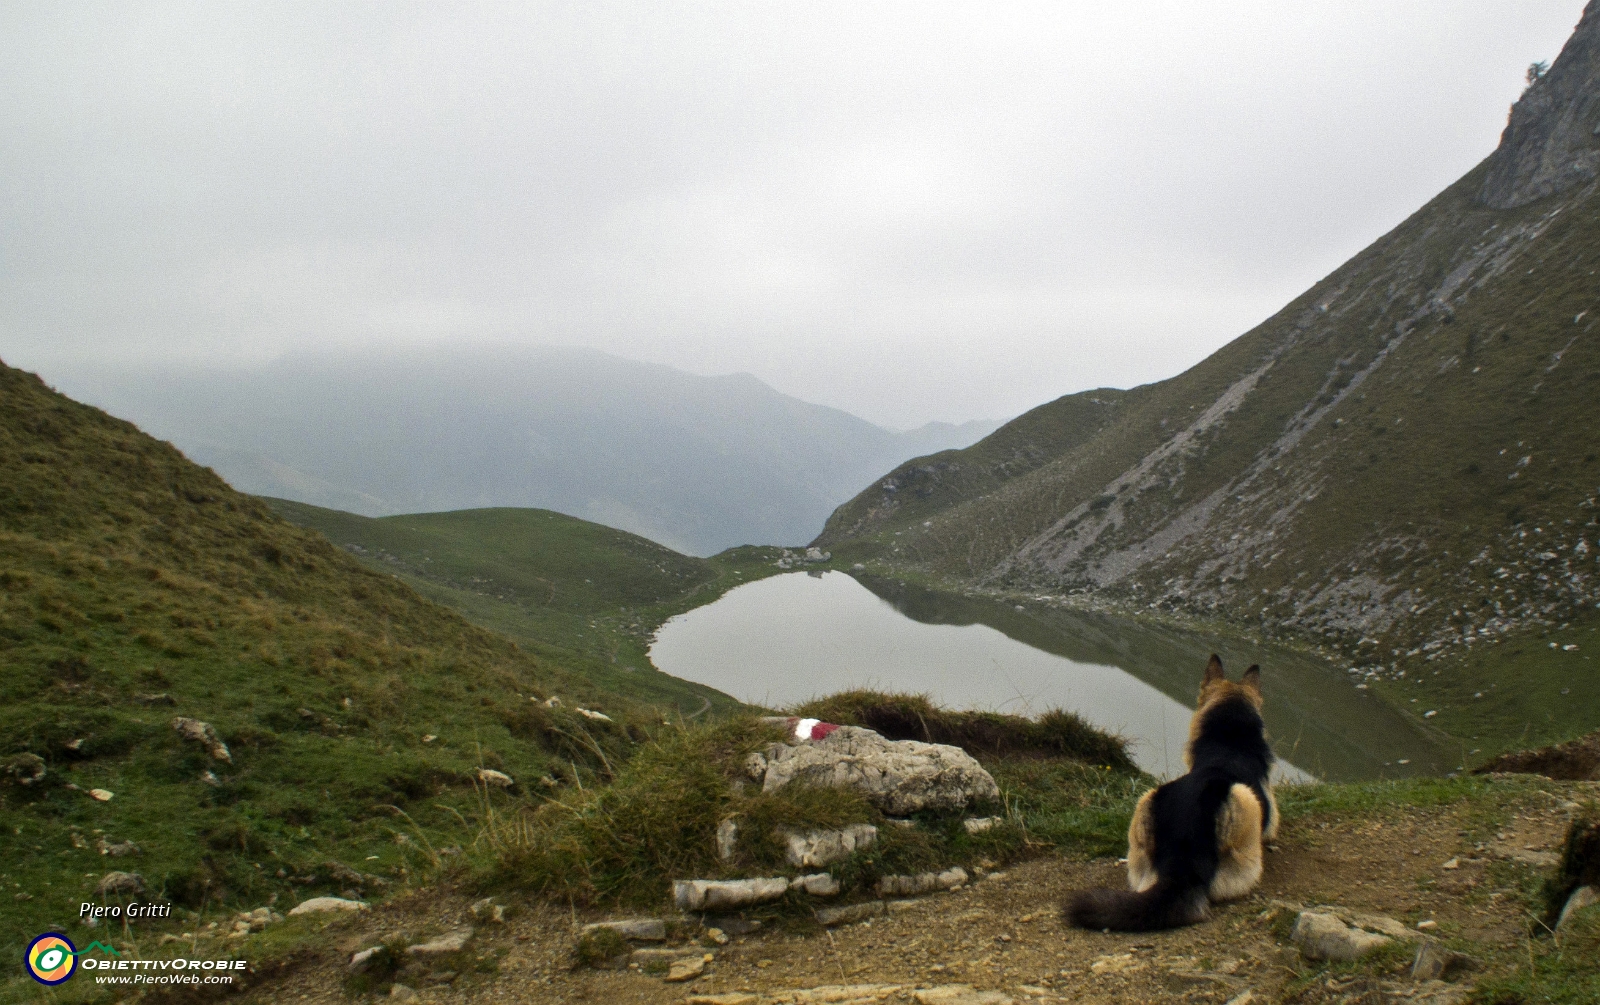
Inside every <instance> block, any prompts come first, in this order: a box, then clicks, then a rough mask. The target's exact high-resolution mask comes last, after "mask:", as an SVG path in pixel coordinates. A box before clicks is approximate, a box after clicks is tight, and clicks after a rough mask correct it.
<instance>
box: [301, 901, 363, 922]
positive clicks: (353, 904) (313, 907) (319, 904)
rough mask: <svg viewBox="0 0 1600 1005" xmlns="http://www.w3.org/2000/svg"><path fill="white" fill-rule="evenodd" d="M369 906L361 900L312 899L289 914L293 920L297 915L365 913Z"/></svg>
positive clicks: (302, 902)
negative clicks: (344, 912) (331, 912)
mask: <svg viewBox="0 0 1600 1005" xmlns="http://www.w3.org/2000/svg"><path fill="white" fill-rule="evenodd" d="M366 909H367V905H366V903H365V902H363V901H359V900H346V899H344V898H343V897H312V898H311V899H310V900H302V901H301V902H300V903H298V904H296V905H295V906H294V908H293V909H292V910H291V911H290V912H289V916H290V917H291V918H292V917H294V916H295V915H297V914H322V913H324V912H327V911H365V910H366Z"/></svg>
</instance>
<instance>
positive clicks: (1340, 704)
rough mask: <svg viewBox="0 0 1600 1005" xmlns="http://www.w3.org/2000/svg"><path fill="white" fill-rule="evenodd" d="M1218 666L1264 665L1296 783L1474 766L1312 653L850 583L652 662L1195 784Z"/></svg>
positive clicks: (693, 624)
mask: <svg viewBox="0 0 1600 1005" xmlns="http://www.w3.org/2000/svg"><path fill="white" fill-rule="evenodd" d="M1213 652H1215V653H1217V654H1219V655H1220V656H1221V657H1222V660H1223V665H1224V666H1225V667H1226V668H1227V671H1228V675H1229V676H1230V677H1232V678H1233V679H1238V676H1239V674H1241V673H1243V672H1244V670H1245V668H1246V667H1248V666H1249V665H1250V664H1252V663H1258V664H1260V665H1261V672H1262V690H1263V691H1264V693H1265V696H1266V704H1265V707H1264V708H1263V710H1262V715H1263V717H1264V718H1265V719H1266V723H1267V731H1268V735H1269V738H1270V740H1271V742H1272V744H1273V748H1274V750H1275V751H1276V753H1277V755H1278V758H1279V773H1280V777H1281V779H1282V780H1283V781H1290V782H1295V781H1301V782H1304V781H1312V780H1317V779H1322V780H1327V781H1357V780H1362V779H1376V778H1398V777H1409V776H1415V775H1441V774H1445V773H1446V772H1449V771H1453V770H1456V769H1457V767H1458V765H1459V764H1460V763H1461V762H1460V752H1459V751H1457V750H1455V749H1454V748H1453V746H1452V745H1449V744H1447V743H1446V742H1444V741H1443V739H1442V738H1441V737H1439V736H1438V735H1437V734H1434V733H1432V732H1431V731H1430V730H1428V729H1427V728H1426V727H1425V726H1423V725H1422V723H1421V722H1420V721H1418V720H1417V719H1414V718H1412V717H1411V716H1408V715H1406V714H1404V713H1402V712H1401V711H1400V710H1398V709H1396V708H1394V707H1393V706H1391V705H1389V704H1387V703H1385V702H1384V701H1382V700H1381V699H1379V698H1378V697H1377V696H1375V695H1373V694H1372V693H1370V692H1368V691H1366V690H1364V689H1361V688H1358V687H1357V686H1356V683H1357V682H1356V681H1355V680H1354V679H1352V678H1350V677H1349V676H1347V675H1346V674H1345V673H1344V672H1342V669H1341V668H1340V667H1338V666H1336V665H1334V664H1332V663H1329V662H1327V661H1325V660H1323V659H1319V658H1317V657H1315V656H1312V655H1309V654H1306V653H1302V652H1299V651H1296V650H1292V649H1286V648H1283V647H1278V646H1272V645H1268V644H1256V643H1253V642H1251V641H1249V640H1248V639H1241V638H1237V637H1222V636H1211V635H1206V634H1201V633H1197V632H1190V631H1185V630H1180V629H1172V628H1166V627H1161V626H1153V625H1149V624H1145V623H1142V622H1135V621H1131V620H1128V619H1126V618H1119V617H1112V616H1109V615H1104V614H1098V613H1088V612H1083V611H1078V610H1071V609H1065V608H1063V607H1061V606H1058V605H1055V604H1051V603H1047V602H1025V603H1021V604H1018V603H1005V602H1000V601H995V600H988V599H982V598H974V597H968V596H961V595H957V594H952V593H943V592H935V591H932V590H928V589H924V588H921V587H918V586H915V585H907V584H905V583H903V582H901V581H898V580H893V579H882V578H874V577H868V576H852V575H848V574H846V573H843V572H832V571H830V572H820V573H819V572H796V573H788V574H784V575H779V576H774V577H771V578H769V579H764V580H761V581H759V582H755V583H750V584H747V585H745V586H741V587H738V588H737V589H735V590H733V591H731V592H729V593H728V594H727V595H725V596H723V597H722V598H721V599H719V600H717V601H715V602H714V603H711V604H708V605H706V606H705V607H701V608H697V609H695V610H693V611H690V612H688V613H687V614H683V615H680V616H678V617H676V618H673V619H672V620H671V621H669V622H667V623H666V624H664V625H662V626H661V628H660V630H659V631H658V632H657V633H656V639H655V642H654V644H653V646H652V647H651V650H650V658H651V660H652V661H653V662H654V663H655V665H656V666H657V667H659V668H660V669H662V670H664V671H665V672H667V673H669V674H672V675H674V676H677V677H682V678H684V679H686V680H691V681H695V682H697V683H701V684H707V685H709V686H711V687H714V688H717V689H718V690H720V691H723V692H725V693H727V694H730V695H733V696H734V697H736V698H739V699H740V700H742V701H746V702H749V703H751V704H756V705H762V706H765V707H769V708H787V707H792V706H795V705H798V704H800V703H802V702H804V701H806V700H808V699H810V698H813V697H816V696H820V695H825V694H831V693H833V692H836V691H843V690H848V689H852V688H873V689H876V690H880V691H898V692H911V693H918V694H926V695H927V696H928V697H929V698H931V699H932V700H933V701H935V702H937V703H939V704H941V705H945V706H948V707H951V708H963V709H987V710H993V711H999V712H1010V713H1015V714H1022V715H1037V714H1039V713H1041V712H1043V711H1045V710H1047V709H1050V708H1057V707H1059V708H1064V709H1068V710H1070V711H1073V712H1076V713H1078V714H1079V715H1081V716H1082V717H1083V718H1084V719H1086V720H1087V721H1089V722H1090V723H1092V724H1094V725H1095V726H1098V727H1100V728H1102V729H1106V730H1108V731H1110V732H1113V733H1116V734H1118V735H1120V736H1123V737H1125V738H1127V739H1128V740H1129V741H1131V742H1130V744H1129V753H1130V754H1131V755H1132V756H1133V758H1134V760H1135V761H1136V762H1137V763H1138V764H1139V766H1140V767H1142V768H1143V769H1144V770H1146V771H1148V772H1150V773H1151V774H1153V775H1155V776H1157V777H1160V778H1170V777H1173V776H1175V775H1178V774H1182V773H1183V771H1184V770H1185V769H1184V766H1183V747H1184V744H1185V742H1186V741H1187V739H1188V730H1189V718H1190V715H1191V713H1192V712H1193V709H1194V703H1195V699H1196V696H1197V694H1198V692H1199V688H1200V676H1201V673H1202V671H1203V670H1204V667H1205V664H1206V659H1207V657H1208V656H1209V655H1210V654H1211V653H1213Z"/></svg>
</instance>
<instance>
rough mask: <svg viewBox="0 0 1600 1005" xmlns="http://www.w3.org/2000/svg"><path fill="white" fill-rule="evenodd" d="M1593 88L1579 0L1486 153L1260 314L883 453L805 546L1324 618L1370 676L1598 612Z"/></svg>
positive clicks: (1313, 629) (1597, 26) (1288, 625)
mask: <svg viewBox="0 0 1600 1005" xmlns="http://www.w3.org/2000/svg"><path fill="white" fill-rule="evenodd" d="M1597 81H1600V9H1597V5H1596V4H1594V3H1591V4H1590V5H1589V7H1588V9H1587V10H1586V11H1585V15H1584V18H1583V21H1582V22H1581V23H1580V24H1579V25H1578V28H1577V30H1576V32H1575V34H1574V36H1573V38H1572V40H1571V41H1570V42H1569V43H1568V45H1567V46H1566V47H1565V48H1564V49H1563V51H1562V54H1561V56H1560V58H1558V59H1557V60H1556V62H1555V65H1554V66H1553V67H1552V68H1551V69H1550V71H1549V72H1548V73H1547V74H1546V75H1545V76H1544V77H1543V78H1542V79H1540V80H1539V81H1537V82H1535V83H1534V84H1533V85H1532V86H1530V87H1529V89H1528V91H1527V92H1526V93H1525V94H1524V95H1523V97H1522V99H1521V100H1520V101H1519V102H1518V103H1517V105H1516V106H1515V108H1514V109H1513V111H1512V114H1511V121H1510V124H1509V125H1508V127H1507V129H1506V131H1505V135H1504V136H1503V137H1502V142H1501V145H1500V147H1499V148H1498V149H1497V150H1496V152H1495V153H1494V154H1493V155H1491V156H1490V157H1489V158H1488V159H1487V160H1486V161H1485V162H1484V163H1483V164H1481V165H1479V167H1477V168H1476V169H1474V170H1473V171H1472V172H1470V173H1468V174H1467V175H1466V176H1465V177H1463V178H1462V179H1461V180H1460V181H1458V182H1457V183H1456V184H1454V185H1452V186H1451V187H1450V188H1449V189H1447V190H1446V191H1445V192H1443V193H1441V194H1440V195H1439V196H1438V197H1436V198H1435V199H1434V200H1432V201H1431V202H1430V203H1429V204H1428V205H1426V206H1424V207H1423V208H1422V209H1421V210H1419V211H1418V212H1417V213H1416V214H1414V215H1413V216H1412V217H1411V218H1410V219H1408V220H1407V221H1405V222H1404V223H1402V224H1401V225H1400V226H1399V227H1397V228H1395V230H1393V231H1391V232H1390V233H1389V234H1386V235H1384V236H1383V237H1382V238H1380V239H1379V240H1378V241H1377V242H1375V243H1374V244H1373V245H1372V246H1371V247H1369V248H1368V249H1366V250H1365V251H1363V252H1362V253H1360V254H1359V255H1357V256H1356V257H1355V258H1354V259H1352V260H1351V261H1350V262H1348V263H1346V264H1345V265H1343V266H1341V267H1340V268H1339V269H1338V270H1336V271H1335V272H1334V273H1333V274H1331V275H1330V276H1328V277H1327V278H1326V279H1324V280H1323V281H1321V282H1319V283H1318V284H1316V285H1315V286H1314V287H1312V289H1310V290H1309V291H1307V292H1306V293H1305V294H1303V295H1302V296H1301V297H1299V298H1297V299H1296V300H1295V301H1294V302H1292V303H1290V304H1289V305H1288V306H1287V307H1285V308H1284V309H1283V310H1282V311H1280V312H1279V313H1278V314H1277V315H1275V316H1274V317H1272V318H1270V319H1268V320H1267V321H1266V322H1264V323H1263V324H1262V325H1260V326H1258V327H1257V328H1255V329H1254V330H1252V331H1250V332H1247V333H1246V334H1245V335H1243V336H1241V337H1240V338H1239V339H1237V340H1235V341H1234V342H1233V343H1230V344H1229V345H1228V346H1226V347H1224V348H1223V349H1222V350H1220V351H1219V352H1217V353H1216V354H1214V355H1213V356H1212V357H1210V358H1208V359H1207V360H1205V361H1203V362H1202V363H1200V364H1198V365H1197V366H1195V367H1194V368H1192V369H1191V370H1189V371H1187V372H1185V373H1183V374H1180V375H1179V376H1177V377H1174V378H1171V379H1170V380H1166V381H1162V382H1160V383H1157V384H1152V385H1146V386H1144V387H1139V388H1134V389H1132V390H1129V391H1104V390H1101V391H1090V392H1082V393H1080V394H1077V395H1070V396H1068V397H1065V398H1062V399H1060V400H1058V401H1056V402H1052V403H1050V404H1048V405H1045V406H1041V407H1040V408H1039V409H1035V410H1034V411H1033V412H1030V413H1028V414H1027V415H1025V416H1022V417H1020V418H1018V419H1016V420H1013V422H1012V423H1009V424H1008V425H1007V426H1005V427H1003V428H1002V429H1001V430H999V431H997V432H996V433H994V434H992V435H991V436H990V437H988V438H987V439H986V440H984V441H983V442H981V443H979V444H976V445H974V446H972V447H969V448H967V449H965V450H960V451H947V452H944V453H942V454H935V455H932V456H930V457H926V458H919V459H916V460H914V461H912V462H910V463H908V464H906V465H902V466H901V467H899V468H897V469H895V470H894V471H892V472H890V473H889V475H888V476H886V477H884V478H882V479H879V480H878V482H877V483H875V484H874V485H873V486H872V487H871V488H869V489H867V490H866V491H865V492H863V493H861V494H860V495H858V496H857V497H856V499H854V500H852V501H851V502H850V503H847V504H846V505H844V506H842V507H840V509H839V510H837V511H836V512H835V514H834V515H833V517H832V518H831V519H830V520H829V523H828V526H827V528H826V529H825V531H824V532H823V534H822V535H821V536H820V537H819V538H818V539H817V541H816V542H815V543H816V544H817V545H818V546H822V547H828V548H832V549H833V550H834V552H835V553H836V554H838V555H841V556H846V557H851V558H855V559H869V558H871V559H877V560H878V561H880V562H883V563H885V564H887V565H889V566H898V567H901V568H905V569H908V570H909V569H921V570H924V571H927V572H931V573H934V574H936V575H940V576H944V577H949V578H954V579H958V580H963V581H966V582H968V583H972V584H976V585H981V586H991V587H1002V588H1009V589H1016V590H1023V591H1032V592H1038V593H1041V594H1045V595H1062V594H1070V593H1073V592H1082V591H1090V592H1094V593H1096V594H1099V595H1102V596H1110V597H1115V598H1118V599H1120V600H1121V601H1124V602H1127V603H1131V604H1135V605H1138V606H1141V607H1151V608H1164V609H1172V610H1185V611H1191V612H1196V613H1202V614H1208V615H1220V616H1223V617H1226V618H1229V619H1230V620H1234V621H1236V622H1240V623H1243V624H1245V625H1246V626H1247V627H1249V628H1251V629H1252V630H1255V629H1259V630H1261V631H1264V632H1268V633H1273V632H1285V633H1294V634H1299V635H1311V636H1316V637H1320V638H1326V639H1328V640H1329V641H1330V642H1332V643H1337V644H1339V645H1341V646H1343V647H1345V648H1346V649H1347V650H1348V652H1349V653H1350V654H1351V655H1352V657H1353V658H1354V659H1355V660H1356V661H1357V662H1359V663H1361V664H1363V665H1365V666H1366V667H1367V669H1368V672H1369V673H1372V674H1377V673H1379V672H1380V671H1381V672H1384V673H1398V672H1400V671H1399V670H1397V668H1396V664H1397V662H1398V661H1399V660H1401V659H1403V658H1404V657H1405V656H1406V655H1407V654H1410V655H1412V656H1416V657H1427V656H1432V655H1436V654H1437V653H1438V652H1439V651H1440V650H1442V649H1444V648H1445V647H1450V646H1457V647H1467V648H1470V647H1472V646H1475V645H1479V644H1482V643H1485V642H1486V641H1489V640H1493V639H1495V638H1498V637H1501V636H1504V635H1506V634H1507V633H1510V632H1516V631H1520V630H1525V629H1530V628H1534V629H1537V628H1545V627H1550V628H1553V627H1556V626H1565V625H1567V624H1569V623H1572V622H1574V621H1576V620H1578V619H1589V618H1592V617H1593V611H1594V610H1595V606H1596V604H1597V603H1600V577H1597V576H1596V572H1597V571H1600V570H1597V569H1596V566H1595V561H1596V558H1597V555H1596V548H1597V545H1600V521H1597V519H1596V516H1597V514H1596V510H1595V507H1596V504H1597V501H1600V488H1597V486H1600V465H1597V464H1596V460H1597V455H1596V453H1595V441H1596V438H1597V436H1596V434H1597V433H1600V428H1597V426H1600V415H1597V413H1596V410H1595V409H1594V408H1593V404H1592V402H1593V400H1594V397H1595V394H1596V392H1597V391H1600V383H1596V381H1597V378H1600V345H1597V342H1596V339H1595V337H1594V334H1593V329H1594V326H1595V323H1596V321H1597V320H1600V279H1597V278H1596V269H1597V267H1600V200H1597V199H1596V190H1597V185H1596V182H1595V180H1594V179H1595V165H1596V163H1600V86H1597ZM1574 648H1576V647H1575V646H1569V647H1568V649H1569V650H1570V649H1574Z"/></svg>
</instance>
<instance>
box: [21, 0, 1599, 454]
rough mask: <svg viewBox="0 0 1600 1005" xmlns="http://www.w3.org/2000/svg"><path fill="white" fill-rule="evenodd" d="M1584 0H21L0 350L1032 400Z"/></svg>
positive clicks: (1320, 263)
mask: <svg viewBox="0 0 1600 1005" xmlns="http://www.w3.org/2000/svg"><path fill="white" fill-rule="evenodd" d="M1107 8H1110V10H1107ZM1581 12H1582V3H1581V0H1555V2H1544V0H1539V2H1524V3H1511V2H1493V3H1487V2H1476V3H1473V2H1465V0H1437V2H1407V3H1394V2H1392V0H1383V2H1373V3H1316V4H1298V3H1274V4H1243V3H1238V4H1210V3H1197V2H1194V0H1184V2H1179V3H1139V4H1135V3H1131V2H1130V3H1114V4H1103V3H1096V4H1088V3H1083V4H1073V3H1064V2H1056V3H1049V4H1042V5H1038V6H1030V5H1026V4H1020V3H974V2H967V3H960V4H949V5H937V4H933V3H929V2H926V0H923V2H916V3H907V4H887V3H861V2H851V3H840V4H820V3H807V4H774V3H755V2H752V3H747V4H734V5H714V4H671V3H658V4H657V3H652V4H641V3H637V2H628V3H622V4H614V5H607V4H601V3H594V2H583V3H572V4H535V3H513V4H505V5H491V4H476V5H467V4H455V3H432V4H418V5H408V4H400V3H393V2H383V3H376V4H371V5H355V4H329V3H326V2H316V3H304V4H291V3H285V2H282V0H277V2H273V3H270V4H263V5H260V6H251V5H247V4H243V3H228V4H218V3H214V2H207V3H201V4H196V5H194V6H178V5H151V6H139V5H134V4H126V3H118V4H113V5H107V6H104V7H100V8H95V7H91V6H89V5H86V4H78V3H57V4H50V5H47V4H44V3H29V2H21V0H0V193H3V195H0V198H3V203H0V358H3V359H4V360H5V361H6V362H7V363H9V364H12V365H20V366H24V367H27V368H29V369H34V370H38V371H40V372H42V373H43V374H44V376H45V377H46V379H47V380H50V381H52V382H54V383H57V384H59V385H60V386H62V387H63V388H64V389H67V390H70V388H71V384H72V377H73V375H74V374H82V373H85V372H87V371H89V370H92V369H102V370H103V369H107V368H111V369H116V370H126V368H127V367H129V366H130V365H137V364H147V363H152V362H156V363H184V364H194V363H203V364H207V365H235V364H237V365H249V364H254V363H259V362H262V361H265V360H268V359H271V358H273V357H275V356H278V355H280V354H284V353H293V352H301V351H306V350H311V349H316V350H321V349H327V348H330V347H333V348H354V349H361V348H364V347H371V346H382V345H393V344H417V343H430V344H431V343H452V342H476V341H490V342H496V341H498V342H504V341H516V342H528V343H558V344H571V345H584V346H592V347H595V348H599V349H604V350H607V351H610V352H614V353H617V354H619V355H623V356H628V357H632V358H636V359H644V360H650V361H653V362H659V363H666V364H669V365H672V366H677V367H681V368H683V369H687V370H691V371H694V372H698V373H729V372H737V371H748V372H751V373H754V374H755V375H756V376H758V377H760V378H761V379H763V380H765V381H767V382H768V383H770V384H772V385H773V386H775V387H777V388H779V389H780V390H783V391H786V392H788V393H791V394H794V395H797V396H799V397H801V398H805V399H807V400H810V401H816V402H822V403H825V404H830V405H836V406H839V407H842V408H845V409H848V410H850V411H852V412H855V413H857V414H859V415H862V416H864V417H866V418H869V419H872V420H874V421H876V422H880V423H883V424H886V425H891V426H897V427H906V426H911V425H915V424H918V423H921V422H924V421H927V420H930V419H943V420H951V421H959V420H963V419H970V418H978V417H1001V416H1007V415H1012V414H1015V413H1017V412H1020V411H1022V410H1024V409H1026V408H1029V407H1031V406H1033V405H1036V404H1038V403H1040V402H1043V401H1046V400H1049V399H1051V398H1054V397H1056V396H1057V395H1060V394H1063V393H1067V392H1070V391H1075V390H1081V389H1084V388H1088V387H1094V386H1101V385H1114V386H1124V387H1125V386H1130V385H1133V384H1138V383H1143V382H1146V381H1150V380H1155V379H1159V378H1162V377H1166V376H1170V375H1172V374H1174V373H1177V372H1179V371H1180V370H1182V369H1183V368H1185V367H1187V366H1189V365H1190V364H1192V363H1194V362H1196V361H1197V360H1199V359H1201V358H1202V357H1204V356H1205V355H1206V354H1208V353H1209V352H1211V351H1212V350H1214V349H1215V348H1217V347H1218V346H1220V345H1222V344H1223V343H1225V342H1227V341H1228V340H1230V339H1232V338H1234V337H1235V336H1237V335H1239V334H1240V333H1242V332H1243V331H1245V330H1246V329H1248V328H1249V327H1250V326H1252V325H1254V324H1255V323H1257V322H1259V321H1260V320H1262V319H1263V318H1265V317H1267V316H1268V315H1270V314H1271V313H1273V312H1274V311H1275V310H1276V309H1277V308H1278V307H1280V306H1281V305H1282V304H1283V303H1284V302H1286V301H1287V300H1289V299H1291V298H1292V297H1294V296H1295V295H1296V294H1298V293H1299V292H1300V291H1301V290H1303V289H1304V288H1305V287H1307V286H1308V285H1310V284H1311V283H1313V282H1315V281H1316V280H1317V279H1319V278H1320V277H1322V276H1323V275H1326V274H1327V273H1328V272H1329V271H1331V270H1332V269H1333V268H1335V267H1336V266H1337V265H1338V264H1339V263H1340V262H1342V261H1343V260H1345V259H1346V258H1348V257H1349V256H1350V255H1352V254H1353V253H1355V252H1356V251H1358V250H1360V249H1361V248H1362V247H1363V246H1365V245H1366V244H1367V243H1369V242H1370V241H1372V240H1373V239H1374V238H1376V237H1377V236H1379V235H1380V234H1382V233H1383V232H1384V231H1386V230H1388V229H1389V228H1391V227H1392V226H1394V225H1395V224H1397V223H1398V222H1400V221H1401V220H1402V219H1404V218H1405V216H1407V215H1408V214H1409V213H1411V212H1412V211H1413V210H1415V209H1416V208H1418V207H1419V206H1420V205H1422V203H1424V202H1425V201H1426V200H1427V199H1428V198H1429V197H1431V196H1432V195H1433V194H1434V193H1436V192H1437V191H1438V190H1439V189H1441V188H1443V187H1444V186H1445V185H1447V184H1449V183H1450V182H1451V181H1453V180H1454V179H1455V178H1457V177H1459V176H1460V175H1461V174H1463V173H1464V172H1465V171H1467V170H1468V169H1470V168H1471V167H1472V166H1473V165H1474V164H1475V163H1477V162H1478V161H1479V160H1480V159H1482V158H1483V157H1484V156H1486V155H1487V154H1488V153H1489V152H1490V151H1491V150H1493V148H1494V146H1495V143H1496V142H1497V140H1498V138H1499V133H1500V129H1501V128H1502V127H1503V125H1504V123H1505V116H1506V109H1507V106H1508V105H1509V104H1510V103H1511V102H1512V101H1513V100H1515V99H1516V97H1517V95H1518V93H1519V92H1520V91H1521V89H1522V86H1523V73H1524V71H1525V69H1526V68H1527V66H1528V64H1529V63H1530V62H1532V61H1534V60H1538V59H1545V60H1553V59H1554V58H1555V56H1556V53H1557V52H1558V51H1559V49H1560V47H1561V45H1562V43H1563V42H1564V41H1565V40H1566V38H1567V36H1568V34H1569V33H1570V31H1571V29H1572V27H1573V25H1574V24H1575V23H1576V22H1577V20H1578V17H1579V15H1580V14H1581Z"/></svg>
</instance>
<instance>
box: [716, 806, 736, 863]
mask: <svg viewBox="0 0 1600 1005" xmlns="http://www.w3.org/2000/svg"><path fill="white" fill-rule="evenodd" d="M738 846H739V821H737V820H734V819H733V818H732V817H729V818H728V819H727V820H724V821H722V823H720V824H717V860H718V861H721V862H726V861H728V860H729V859H731V858H733V853H734V850H735V849H736V848H738Z"/></svg>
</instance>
